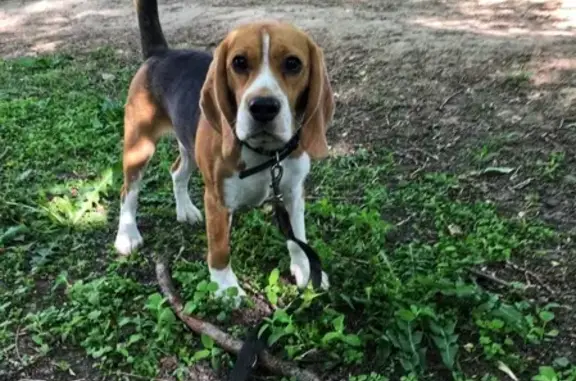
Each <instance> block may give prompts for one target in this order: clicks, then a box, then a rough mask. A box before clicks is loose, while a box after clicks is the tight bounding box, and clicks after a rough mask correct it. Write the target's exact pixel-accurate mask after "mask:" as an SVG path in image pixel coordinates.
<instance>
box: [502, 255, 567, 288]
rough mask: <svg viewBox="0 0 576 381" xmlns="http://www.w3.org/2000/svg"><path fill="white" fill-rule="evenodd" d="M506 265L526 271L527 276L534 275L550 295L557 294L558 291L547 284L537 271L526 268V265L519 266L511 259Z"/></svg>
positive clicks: (533, 277)
mask: <svg viewBox="0 0 576 381" xmlns="http://www.w3.org/2000/svg"><path fill="white" fill-rule="evenodd" d="M506 265H507V266H508V267H510V268H512V269H514V270H516V271H519V272H523V273H524V276H526V277H528V276H530V277H532V279H534V280H535V281H536V282H538V283H539V284H540V285H541V286H542V287H544V289H545V290H546V291H548V293H549V294H550V295H556V291H554V290H553V289H552V287H550V286H549V285H548V284H546V282H544V281H543V280H542V279H541V278H540V277H539V276H538V274H536V273H534V272H532V271H530V270H528V269H527V268H525V267H521V266H518V265H517V264H516V263H514V262H511V261H506Z"/></svg>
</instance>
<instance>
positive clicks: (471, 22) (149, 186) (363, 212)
mask: <svg viewBox="0 0 576 381" xmlns="http://www.w3.org/2000/svg"><path fill="white" fill-rule="evenodd" d="M160 3H161V7H160V15H161V19H162V24H163V27H164V30H165V32H166V36H167V39H168V41H169V42H170V43H171V44H172V45H173V46H179V47H183V46H188V47H196V48H201V49H207V50H211V49H213V47H214V46H215V45H216V44H217V43H218V41H219V40H220V39H221V38H222V36H223V35H224V33H225V32H226V30H227V29H228V28H229V27H230V25H232V24H234V23H236V22H240V21H245V20H248V19H252V18H255V17H263V16H265V17H283V18H285V19H288V20H291V21H295V22H296V23H297V24H298V25H300V26H302V27H303V28H305V29H306V30H308V31H309V32H310V33H311V34H312V35H313V36H314V37H315V39H316V40H317V42H318V43H319V44H320V45H321V46H322V47H323V48H324V50H325V53H326V58H327V64H328V67H329V71H330V75H331V79H332V81H333V87H334V90H335V92H336V99H337V111H336V115H335V120H334V123H333V124H332V126H331V128H330V130H329V141H330V144H331V158H330V159H329V160H327V161H325V162H322V163H316V164H315V166H314V170H313V175H312V176H311V178H310V180H309V181H308V184H307V186H308V188H309V192H308V194H309V196H308V212H307V224H308V227H309V233H308V234H309V238H310V242H311V244H313V245H314V247H316V248H317V250H318V251H319V253H320V255H321V257H322V259H323V263H324V266H325V268H326V270H327V271H328V272H329V273H330V274H331V279H332V283H333V287H332V289H331V291H330V292H329V293H328V294H325V295H322V296H320V297H319V299H318V303H319V304H322V307H321V308H320V307H310V308H309V309H306V310H305V311H303V312H302V313H298V314H297V315H295V316H290V317H288V319H286V318H282V316H280V315H279V314H278V316H276V317H275V319H273V323H272V324H271V325H272V327H273V330H274V331H273V332H274V334H275V337H276V338H277V339H278V341H277V342H276V343H274V345H273V352H274V353H275V354H276V355H278V356H279V357H283V358H286V359H291V360H294V361H297V362H299V363H300V365H301V366H306V367H308V368H310V369H311V370H314V371H316V372H317V373H318V374H321V375H322V379H325V380H351V381H352V380H356V381H360V380H372V381H376V380H380V381H383V380H387V379H390V380H400V379H402V380H416V379H418V380H447V379H454V380H513V379H515V378H516V379H518V380H532V379H534V380H540V381H542V380H575V379H576V357H575V355H574V353H576V328H575V326H574V324H573V322H574V319H576V315H575V312H574V305H575V301H576V280H575V279H576V244H575V243H574V239H575V238H576V229H575V226H576V205H575V204H576V171H575V170H574V168H576V166H575V164H576V159H575V153H576V152H575V151H576V114H575V111H574V110H576V108H575V107H574V106H575V101H576V87H574V83H576V82H575V80H576V74H575V73H576V71H575V70H576V57H575V56H574V51H575V48H576V43H575V42H574V41H575V40H574V37H576V30H575V29H574V27H575V26H576V9H575V8H574V6H575V5H574V4H573V2H572V1H570V0H564V1H560V0H558V1H547V0H540V1H536V0H534V1H520V0H516V1H513V0H510V1H502V0H493V1H457V0H452V1H449V0H431V1H424V0H402V1H400V0H387V1H375V0H374V1H372V0H366V1H362V0H357V1H346V0H342V1H336V0H333V1H330V0H322V1H320V0H318V1H314V2H313V3H314V5H310V2H305V1H289V2H284V1H276V0H275V1H267V2H266V1H234V2H232V1H228V0H218V1H211V2H209V1H196V2H194V3H193V4H192V2H180V1H173V0H170V1H160ZM137 33H138V31H137V27H136V21H135V15H134V12H133V9H132V4H131V2H125V3H124V4H119V3H118V2H115V1H111V0H98V1H91V2H87V1H80V0H60V1H32V2H22V1H7V2H3V3H2V5H1V6H0V39H1V40H2V45H0V53H1V54H2V56H3V58H2V60H1V61H0V83H1V84H2V86H0V126H1V128H0V163H1V168H2V169H1V170H0V195H2V197H1V200H0V273H1V274H2V279H0V380H24V379H41V380H59V381H64V380H100V379H107V380H111V379H113V380H116V379H118V380H124V379H126V380H128V379H154V378H156V379H166V380H167V379H172V378H174V377H180V378H181V379H186V380H220V379H226V374H227V372H228V371H229V369H230V364H231V363H232V361H233V359H234V358H233V357H231V356H228V355H225V354H223V353H221V351H219V350H218V349H217V348H215V347H212V346H211V343H210V342H209V341H208V340H206V339H204V340H201V339H200V338H199V337H197V336H195V335H193V334H191V333H189V332H188V331H187V330H186V329H184V328H183V326H182V324H180V322H179V321H177V320H175V319H174V316H173V315H172V314H171V313H170V312H169V311H170V310H169V309H168V308H167V307H166V305H165V304H164V303H163V302H162V299H161V297H160V295H159V294H158V292H159V290H158V288H157V284H156V280H155V277H154V270H153V259H154V255H157V254H170V255H173V256H174V258H173V271H174V276H175V278H176V280H177V282H178V285H179V287H180V288H181V292H182V293H183V295H184V297H185V299H186V301H187V302H188V309H189V311H190V312H191V313H194V314H200V315H201V316H204V317H205V318H206V319H208V320H210V321H212V322H214V323H215V324H218V325H220V326H222V327H224V328H225V329H227V330H228V332H230V333H233V334H235V335H238V336H239V337H241V336H242V334H243V333H244V328H245V327H246V323H247V322H249V321H251V320H253V318H254V317H258V316H262V315H263V314H265V310H266V309H265V308H264V309H263V308H257V307H251V306H244V307H243V308H242V309H241V310H240V311H235V312H232V311H230V309H229V307H227V306H223V305H219V304H218V303H217V302H216V301H214V300H213V299H211V292H210V290H211V287H210V285H208V284H207V283H206V280H207V271H206V269H205V267H204V263H203V258H204V252H205V238H204V230H203V229H202V228H191V227H189V226H185V225H181V224H179V223H177V222H176V218H175V212H174V201H173V198H172V195H171V183H170V178H169V175H168V168H169V166H170V164H171V162H172V160H173V159H174V158H175V152H174V142H173V141H170V140H166V141H165V142H163V144H161V145H160V147H159V150H158V152H157V154H156V156H155V159H154V161H153V163H152V165H151V167H150V169H149V170H148V172H147V176H146V186H145V190H144V191H143V194H142V198H141V203H140V204H141V208H140V212H139V225H140V226H141V230H142V233H143V236H144V240H145V245H144V247H143V248H142V250H140V252H139V253H138V254H135V255H133V256H131V257H129V258H123V259H122V258H118V257H117V255H116V254H115V253H114V250H113V247H112V243H113V239H114V234H115V228H116V223H117V216H118V190H119V186H120V184H121V178H120V176H119V170H118V169H119V165H120V162H119V159H120V154H121V131H122V113H123V109H122V104H123V102H124V99H125V94H126V87H127V83H128V81H129V79H130V76H131V75H132V74H133V73H134V72H135V70H136V68H137V65H138V63H139V59H140V56H139V54H140V52H139V46H138V38H137ZM191 194H192V197H193V199H194V200H195V201H197V202H198V203H199V204H201V203H200V200H201V197H200V195H201V182H200V179H199V178H198V177H195V178H194V180H193V186H191ZM269 220H270V216H269V215H268V214H267V213H266V211H260V210H257V211H251V212H248V213H246V214H244V215H243V216H242V217H241V219H240V220H239V221H238V222H237V223H236V226H235V228H234V233H233V244H234V247H233V250H234V253H233V258H234V259H233V261H234V265H235V266H236V268H237V272H238V274H239V276H240V278H241V281H242V283H243V284H246V285H247V286H248V285H249V287H248V288H249V289H250V290H251V291H250V294H251V296H252V297H253V298H255V299H261V300H264V302H260V303H257V304H256V306H258V305H262V304H264V305H267V304H276V302H277V303H280V304H282V303H283V302H286V301H288V300H289V298H288V296H289V295H292V294H293V291H294V290H293V286H292V285H291V284H290V283H289V279H288V278H287V277H285V274H286V273H287V268H288V255H287V252H286V250H285V247H284V244H283V243H282V240H281V239H280V236H279V235H278V233H277V232H276V231H275V230H274V228H273V227H272V226H271V225H270V224H269ZM263 237H264V238H263ZM276 268H277V269H278V270H279V271H280V275H281V276H280V279H279V280H276V279H275V276H273V275H272V276H271V274H275V269H276ZM553 373H555V374H556V376H554V374H553ZM255 377H256V378H257V379H279V378H274V377H272V376H270V375H267V374H265V373H264V372H261V371H259V372H257V374H256V376H255ZM533 377H535V378H533ZM554 377H556V378H554Z"/></svg>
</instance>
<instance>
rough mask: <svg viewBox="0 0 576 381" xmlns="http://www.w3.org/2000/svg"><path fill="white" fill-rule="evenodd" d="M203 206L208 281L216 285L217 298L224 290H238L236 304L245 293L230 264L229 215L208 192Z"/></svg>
mask: <svg viewBox="0 0 576 381" xmlns="http://www.w3.org/2000/svg"><path fill="white" fill-rule="evenodd" d="M204 206H205V209H206V236H207V239H208V269H209V271H210V279H211V280H212V281H213V282H216V283H217V284H218V290H217V291H216V295H217V296H223V295H224V292H225V291H226V289H228V288H230V287H236V288H237V289H238V298H236V303H238V302H240V297H241V296H244V295H246V293H245V292H244V290H242V288H241V287H240V285H239V284H238V278H237V277H236V274H234V271H233V270H232V265H231V263H230V225H231V214H230V212H229V211H228V209H227V208H226V207H224V206H223V205H222V204H221V203H219V202H218V200H217V199H216V197H214V196H213V194H212V193H210V192H209V191H206V192H205V194H204Z"/></svg>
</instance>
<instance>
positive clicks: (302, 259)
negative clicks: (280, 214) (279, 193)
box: [284, 184, 330, 290]
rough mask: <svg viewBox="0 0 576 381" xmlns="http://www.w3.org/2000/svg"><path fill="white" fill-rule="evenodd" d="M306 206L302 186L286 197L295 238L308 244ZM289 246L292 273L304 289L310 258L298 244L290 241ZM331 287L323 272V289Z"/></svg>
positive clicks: (285, 201)
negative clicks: (305, 219)
mask: <svg viewBox="0 0 576 381" xmlns="http://www.w3.org/2000/svg"><path fill="white" fill-rule="evenodd" d="M305 204H306V203H305V201H304V188H303V185H302V184H300V185H299V186H297V187H294V188H293V189H291V190H290V191H288V192H287V193H286V194H285V196H284V206H285V207H286V210H287V211H288V215H289V216H290V224H291V225H292V230H293V232H294V236H295V237H296V238H298V239H299V240H300V241H303V242H307V241H306V225H305V221H304V212H305V209H306V207H305ZM287 246H288V251H289V252H290V272H291V273H292V275H293V276H294V278H296V285H297V286H298V287H299V288H304V287H306V285H307V284H308V281H309V279H310V262H309V261H308V257H307V256H306V254H305V253H304V251H302V249H301V248H300V246H298V244H297V243H296V242H294V241H290V240H289V241H288V242H287ZM329 286H330V283H329V282H328V275H326V273H325V272H324V271H322V288H323V289H324V290H327V289H328V287H329Z"/></svg>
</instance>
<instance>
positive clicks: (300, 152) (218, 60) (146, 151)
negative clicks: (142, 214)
mask: <svg viewBox="0 0 576 381" xmlns="http://www.w3.org/2000/svg"><path fill="white" fill-rule="evenodd" d="M135 5H136V9H137V13H138V24H139V28H140V37H141V44H142V50H143V56H144V58H145V62H144V63H143V64H142V66H141V67H140V68H139V70H138V71H137V73H136V74H135V76H134V77H133V79H132V81H131V84H130V87H129V92H128V97H127V101H126V105H125V119H124V150H123V160H122V161H123V174H124V184H123V186H122V190H121V207H120V216H119V224H118V231H117V236H116V240H115V245H114V246H115V248H116V250H117V251H118V252H119V253H121V254H124V255H127V254H129V253H131V252H132V251H133V250H135V249H136V248H138V247H139V246H140V245H142V243H143V239H142V236H141V235H140V232H139V231H138V227H137V223H136V210H137V203H138V192H139V187H140V181H141V178H142V175H143V172H144V169H145V167H146V165H147V163H148V161H149V160H150V158H151V157H152V155H153V153H154V150H155V146H156V143H157V141H158V139H159V138H160V137H161V136H162V135H163V134H164V133H166V132H169V131H171V130H172V131H173V132H174V133H175V135H176V138H177V141H178V147H179V157H178V158H177V159H176V161H175V162H174V163H173V165H172V168H171V175H172V184H173V192H174V198H175V201H176V219H177V220H178V221H179V222H189V223H191V224H194V223H198V222H201V221H202V219H203V216H202V213H201V212H200V210H199V209H198V208H197V207H196V206H195V205H194V203H193V202H192V201H191V199H190V196H189V194H188V182H189V179H190V176H191V174H192V172H193V170H194V169H199V170H200V173H201V175H202V179H203V182H204V208H205V219H206V222H205V223H206V232H207V240H208V257H207V262H208V268H209V272H210V278H211V280H212V281H214V282H216V283H217V284H218V291H217V295H220V296H221V295H222V292H223V291H224V290H226V289H227V288H229V287H236V288H238V295H239V296H243V295H245V293H244V291H243V290H242V288H241V287H240V285H239V284H238V279H237V277H236V275H235V273H234V271H233V269H232V266H231V262H230V227H231V221H232V215H233V213H234V212H235V211H238V210H239V209H240V208H245V207H258V206H260V205H262V203H263V202H264V201H266V200H267V199H268V198H269V197H270V195H271V190H270V184H271V174H270V172H269V171H267V170H263V171H259V172H257V173H254V174H253V175H251V176H249V177H246V178H241V176H239V174H240V172H241V171H242V170H244V169H246V168H252V167H255V166H258V165H260V164H262V163H263V162H265V161H267V160H269V159H270V156H269V155H274V154H275V152H278V151H279V150H281V149H282V148H283V147H285V146H286V145H287V144H288V143H289V142H291V141H293V140H294V139H293V138H294V136H295V135H296V134H298V137H299V140H298V146H297V147H296V148H295V149H294V150H293V151H292V153H291V154H290V155H289V156H288V157H286V158H285V159H284V160H282V162H281V165H282V168H283V177H282V179H281V182H280V184H279V188H280V191H281V192H282V194H283V202H284V205H285V207H286V209H287V211H288V214H289V218H290V223H291V224H292V227H293V231H294V234H295V236H296V238H298V239H300V240H302V241H304V242H306V230H305V223H304V210H305V202H304V190H303V184H304V180H305V179H306V177H307V175H308V173H309V170H310V162H311V160H313V159H321V158H323V157H325V156H327V153H328V146H327V141H326V129H327V126H328V124H329V123H330V122H331V120H332V117H333V113H334V98H333V93H332V88H331V85H330V81H329V78H328V74H327V70H326V66H325V63H324V58H323V52H322V50H321V49H320V48H319V47H318V46H317V45H316V43H315V42H314V41H313V40H312V39H311V38H310V37H309V36H308V35H307V34H305V33H304V32H303V31H301V30H299V29H297V28H296V27H295V26H293V25H290V24H288V23H285V22H280V21H262V22H256V23H249V24H244V25H241V26H239V27H237V28H235V29H233V30H232V31H231V32H230V33H229V34H228V35H227V36H226V37H225V38H224V40H223V41H222V42H221V43H220V44H219V45H218V46H217V48H216V50H215V52H214V55H213V56H211V55H210V54H208V53H205V52H200V51H193V50H172V49H170V48H168V45H167V43H166V41H165V39H164V35H163V32H162V29H161V26H160V22H159V18H158V6H157V2H156V0H135ZM287 248H288V251H289V253H290V259H291V261H290V262H291V264H290V270H291V273H292V274H293V276H294V277H295V279H296V284H297V285H298V287H300V288H303V287H305V286H306V285H307V283H308V280H309V277H310V265H309V263H308V259H307V257H306V255H305V254H304V253H303V252H302V250H301V249H300V247H299V246H297V245H296V244H294V242H291V241H288V243H287ZM255 255H257V253H255ZM322 286H323V288H324V289H327V288H328V286H329V283H328V277H327V276H326V274H325V273H323V274H322Z"/></svg>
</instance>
